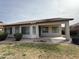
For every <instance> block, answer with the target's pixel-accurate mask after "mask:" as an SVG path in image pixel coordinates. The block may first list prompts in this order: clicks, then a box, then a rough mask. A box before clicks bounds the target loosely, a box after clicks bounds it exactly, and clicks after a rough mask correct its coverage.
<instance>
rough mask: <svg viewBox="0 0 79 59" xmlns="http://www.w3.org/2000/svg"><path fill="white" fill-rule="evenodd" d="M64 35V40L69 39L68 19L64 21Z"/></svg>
mask: <svg viewBox="0 0 79 59" xmlns="http://www.w3.org/2000/svg"><path fill="white" fill-rule="evenodd" d="M65 37H66V40H70V29H69V21H67V22H65Z"/></svg>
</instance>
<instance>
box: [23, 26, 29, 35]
mask: <svg viewBox="0 0 79 59" xmlns="http://www.w3.org/2000/svg"><path fill="white" fill-rule="evenodd" d="M22 34H30V27H22Z"/></svg>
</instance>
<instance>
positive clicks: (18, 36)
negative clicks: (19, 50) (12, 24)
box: [14, 33, 23, 41]
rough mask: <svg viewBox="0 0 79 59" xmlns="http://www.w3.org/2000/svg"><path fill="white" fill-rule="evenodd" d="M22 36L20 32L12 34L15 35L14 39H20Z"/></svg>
mask: <svg viewBox="0 0 79 59" xmlns="http://www.w3.org/2000/svg"><path fill="white" fill-rule="evenodd" d="M22 36H23V35H22V34H21V33H15V34H14V37H15V39H16V41H20V40H21V39H22Z"/></svg>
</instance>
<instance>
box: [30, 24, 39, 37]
mask: <svg viewBox="0 0 79 59" xmlns="http://www.w3.org/2000/svg"><path fill="white" fill-rule="evenodd" d="M33 26H34V27H35V29H33ZM34 30H35V33H34ZM30 38H39V27H38V25H31V26H30Z"/></svg>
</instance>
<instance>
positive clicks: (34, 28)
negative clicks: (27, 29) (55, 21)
mask: <svg viewBox="0 0 79 59" xmlns="http://www.w3.org/2000/svg"><path fill="white" fill-rule="evenodd" d="M33 34H36V27H35V26H33Z"/></svg>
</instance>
